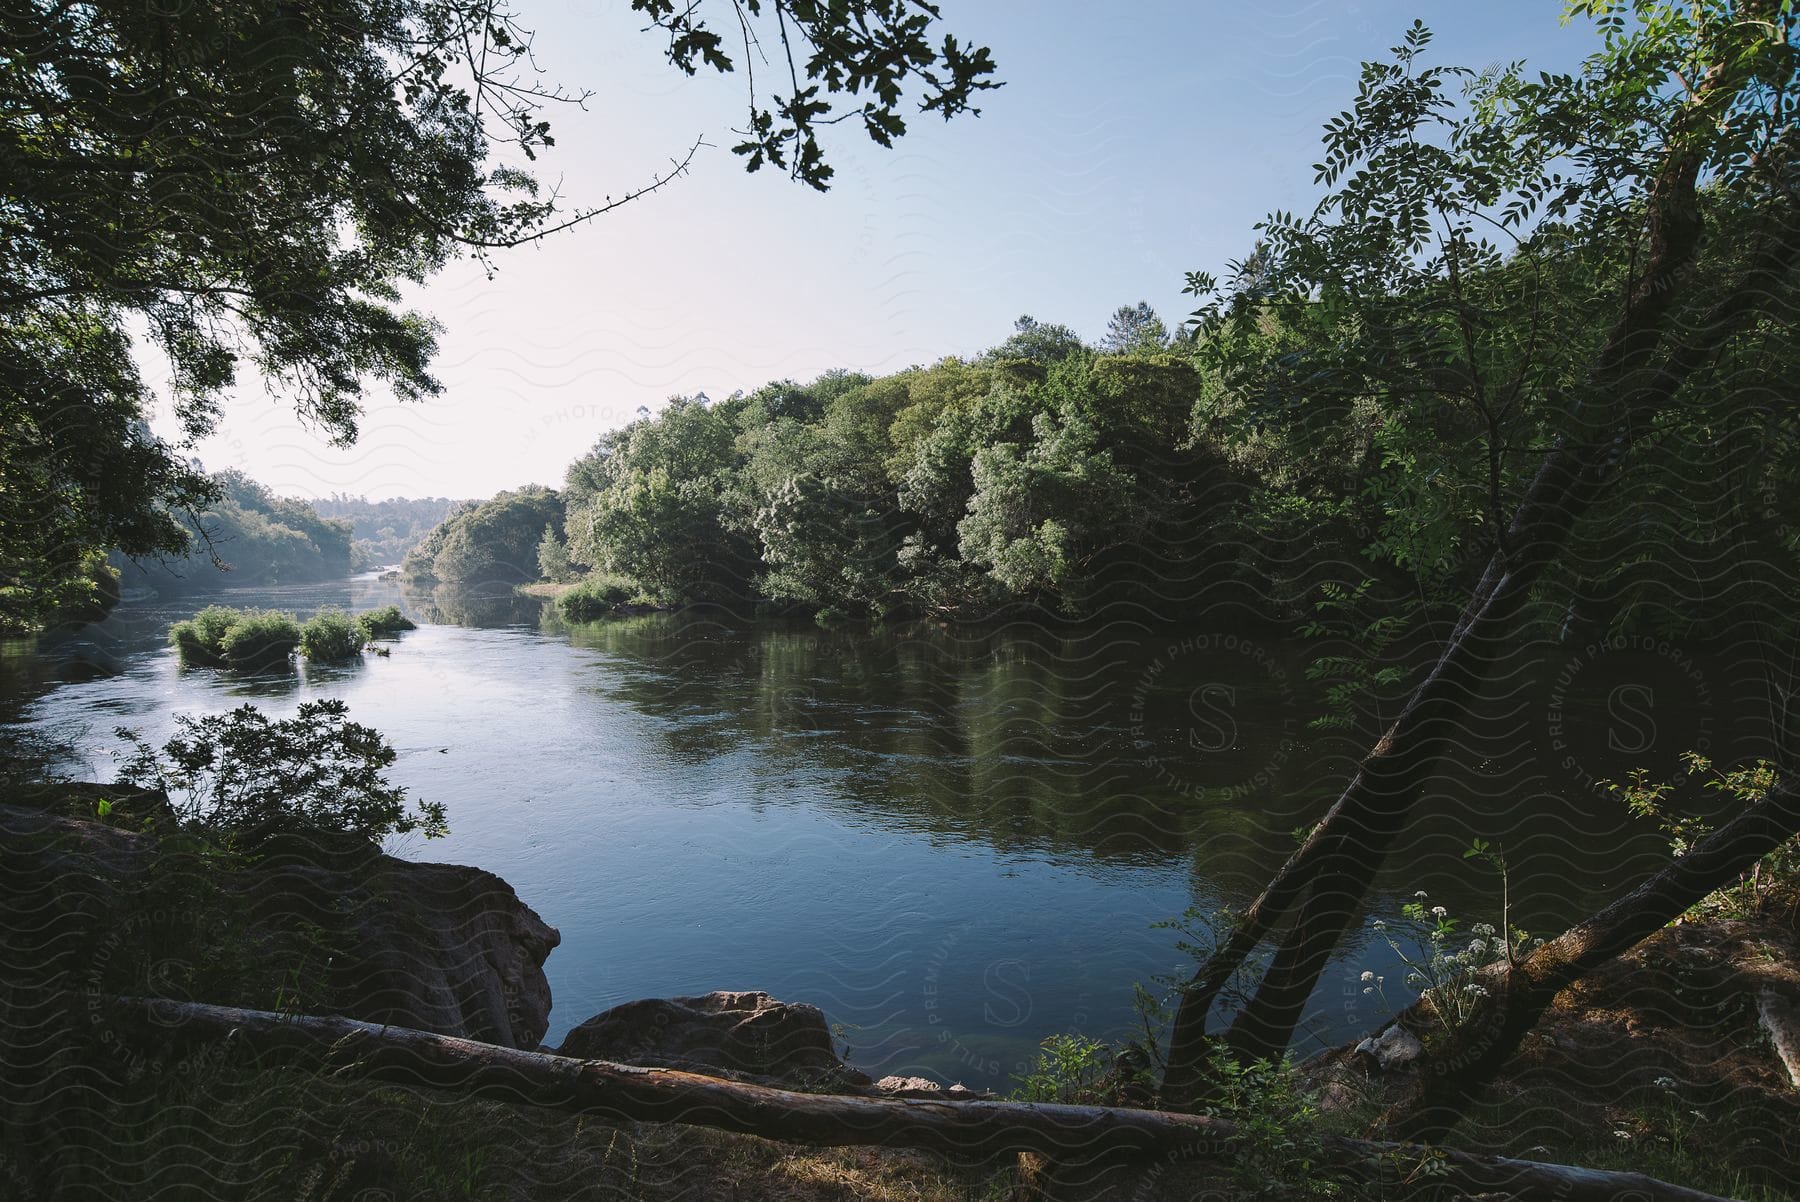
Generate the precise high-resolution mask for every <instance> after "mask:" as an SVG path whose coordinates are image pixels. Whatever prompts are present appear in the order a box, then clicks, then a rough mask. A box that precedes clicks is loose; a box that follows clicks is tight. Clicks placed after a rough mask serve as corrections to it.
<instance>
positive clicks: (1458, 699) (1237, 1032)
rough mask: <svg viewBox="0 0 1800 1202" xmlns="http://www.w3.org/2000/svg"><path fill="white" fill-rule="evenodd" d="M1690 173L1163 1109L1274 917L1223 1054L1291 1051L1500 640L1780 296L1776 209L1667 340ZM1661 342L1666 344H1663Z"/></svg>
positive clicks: (1204, 988)
mask: <svg viewBox="0 0 1800 1202" xmlns="http://www.w3.org/2000/svg"><path fill="white" fill-rule="evenodd" d="M1700 167H1701V163H1700V160H1699V158H1698V157H1697V156H1694V155H1687V154H1680V155H1678V154H1673V153H1672V154H1671V155H1670V157H1669V158H1668V159H1667V160H1666V161H1665V163H1664V166H1663V170H1662V171H1661V173H1660V174H1659V175H1658V176H1657V177H1656V179H1655V180H1654V181H1653V184H1652V187H1651V190H1650V196H1649V206H1648V207H1649V252H1648V258H1647V261H1646V265H1645V269H1644V273H1643V275H1642V276H1641V277H1640V279H1639V281H1638V284H1637V286H1636V288H1635V289H1634V290H1633V292H1632V295H1631V298H1630V300H1629V302H1628V304H1627V306H1626V310H1625V313H1624V315H1623V316H1622V317H1621V319H1620V320H1619V322H1618V323H1617V325H1616V326H1615V327H1614V329H1613V331H1612V333H1611V334H1610V335H1609V337H1608V339H1607V341H1606V343H1605V345H1604V346H1603V348H1602V350H1601V351H1600V354H1599V356H1598V358H1597V359H1596V361H1595V364H1594V367H1593V369H1592V371H1591V372H1590V374H1589V379H1588V382H1587V386H1586V388H1585V389H1584V392H1585V394H1586V395H1587V396H1589V397H1591V398H1597V399H1596V400H1595V401H1593V402H1592V403H1590V405H1589V406H1588V412H1587V415H1586V419H1585V423H1584V427H1583V429H1581V430H1579V431H1577V432H1575V433H1573V434H1572V435H1571V436H1569V437H1567V438H1565V440H1564V441H1563V443H1562V444H1561V445H1560V446H1559V447H1558V448H1557V449H1556V450H1554V451H1553V452H1552V453H1551V454H1549V455H1547V456H1546V457H1545V460H1544V462H1543V463H1542V464H1541V465H1540V467H1539V470H1538V472H1537V474H1536V476H1535V477H1534V478H1533V480H1532V482H1531V485H1530V486H1529V488H1528V489H1527V491H1526V493H1525V496H1524V498H1523V500H1522V501H1521V503H1520V504H1519V506H1518V508H1517V509H1516V510H1515V512H1514V515H1513V517H1512V520H1511V521H1510V523H1509V524H1508V526H1507V529H1506V531H1505V533H1504V534H1503V536H1502V537H1501V539H1500V541H1499V544H1498V546H1497V547H1496V550H1495V552H1494V554H1493V556H1492V558H1491V559H1490V561H1489V563H1488V565H1487V568H1486V570H1485V571H1484V572H1483V574H1482V577H1481V581H1480V583H1479V584H1478V585H1477V586H1476V588H1475V590H1474V593H1473V594H1472V596H1471V598H1470V600H1469V603H1468V604H1467V606H1465V608H1464V610H1463V613H1462V615H1461V617H1460V618H1459V619H1458V622H1457V624H1456V626H1455V628H1454V629H1453V630H1452V633H1451V635H1450V638H1449V640H1448V641H1447V643H1446V644H1445V646H1444V649H1443V651H1442V653H1441V654H1440V656H1439V659H1438V662H1437V664H1436V666H1435V667H1434V668H1433V670H1432V671H1431V673H1430V675H1429V676H1428V677H1427V678H1426V680H1425V681H1424V682H1423V683H1422V684H1421V685H1420V687H1419V688H1418V690H1417V691H1416V692H1415V693H1414V694H1413V696H1412V698H1411V699H1410V700H1409V701H1408V702H1407V704H1406V706H1405V708H1404V709H1403V710H1402V711H1401V714H1400V717H1399V718H1398V719H1397V720H1396V721H1395V722H1394V724H1393V725H1392V726H1391V727H1389V729H1388V730H1387V731H1386V733H1384V734H1383V735H1382V737H1381V739H1380V741H1379V742H1378V743H1377V744H1376V745H1375V747H1374V748H1373V749H1372V750H1371V751H1370V752H1369V754H1368V756H1367V757H1366V758H1365V759H1364V760H1363V762H1362V764H1361V765H1360V767H1359V768H1358V771H1357V773H1356V775H1355V776H1354V777H1353V778H1352V779H1351V781H1350V783H1349V785H1348V786H1346V788H1345V790H1344V792H1343V793H1342V795H1340V797H1339V798H1338V800H1337V802H1336V803H1335V804H1334V805H1333V806H1332V807H1331V809H1330V810H1329V811H1328V812H1327V813H1326V815H1325V817H1324V819H1323V820H1321V821H1320V823H1319V824H1318V825H1317V826H1316V827H1315V828H1314V829H1313V831H1312V833H1311V835H1310V836H1309V837H1308V838H1307V840H1306V841H1305V843H1304V844H1302V846H1301V847H1300V849H1299V850H1298V851H1296V852H1295V853H1294V855H1293V856H1292V857H1291V858H1290V859H1289V860H1288V862H1287V863H1286V864H1284V865H1283V866H1282V868H1281V869H1280V871H1278V872H1277V873H1276V875H1275V877H1274V878H1273V879H1272V880H1271V881H1270V883H1269V885H1268V886H1267V887H1266V888H1265V889H1264V891H1263V893H1262V895H1261V896H1259V897H1258V898H1257V899H1256V901H1255V902H1254V903H1253V904H1252V905H1251V907H1250V909H1249V910H1248V911H1247V912H1246V914H1245V915H1244V917H1243V918H1242V919H1241V920H1240V922H1239V923H1238V925H1237V927H1236V929H1235V930H1234V931H1233V932H1232V933H1231V935H1230V936H1229V937H1227V939H1226V940H1225V941H1224V942H1223V943H1221V944H1220V945H1219V947H1218V948H1217V949H1216V950H1215V951H1214V953H1213V954H1212V955H1211V956H1210V957H1209V958H1208V960H1207V961H1206V963H1205V964H1204V965H1202V967H1201V968H1200V970H1199V971H1198V972H1197V973H1196V974H1195V975H1194V977H1193V978H1192V980H1191V981H1190V982H1189V984H1188V987H1187V988H1186V989H1185V990H1184V991H1183V996H1182V1000H1181V1004H1180V1006H1179V1008H1178V1010H1177V1014H1176V1018H1175V1023H1174V1026H1173V1029H1172V1030H1171V1033H1170V1046H1169V1065H1168V1071H1167V1073H1166V1075H1165V1078H1164V1085H1163V1089H1164V1097H1165V1099H1166V1100H1168V1101H1170V1102H1172V1103H1175V1104H1184V1103H1188V1102H1191V1101H1192V1100H1193V1098H1194V1096H1195V1094H1196V1093H1197V1092H1198V1091H1199V1090H1200V1088H1201V1087H1202V1084H1203V1080H1204V1071H1203V1070H1204V1059H1205V1046H1206V1023H1207V1015H1208V1012H1209V1011H1210V1009H1211V1007H1212V1005H1213V1003H1214V1002H1215V1001H1216V1000H1217V998H1218V995H1219V993H1220V991H1221V990H1222V989H1223V988H1224V987H1225V986H1226V984H1227V983H1228V982H1229V981H1230V980H1231V978H1232V976H1233V975H1235V974H1236V973H1237V972H1238V971H1239V970H1240V969H1241V968H1242V966H1243V965H1244V962H1245V961H1246V959H1247V958H1248V956H1249V955H1250V953H1251V952H1252V951H1254V950H1255V948H1256V947H1257V946H1258V945H1259V944H1260V943H1261V942H1262V941H1263V940H1264V939H1265V938H1267V937H1268V936H1269V935H1270V934H1271V933H1272V932H1273V930H1274V929H1275V927H1276V926H1277V925H1278V924H1280V923H1281V922H1282V921H1284V920H1285V919H1287V918H1288V917H1289V916H1290V915H1292V916H1293V918H1294V921H1293V925H1292V927H1291V929H1290V931H1289V933H1288V934H1287V936H1286V938H1285V939H1284V940H1283V941H1282V943H1281V945H1280V946H1279V947H1278V948H1277V950H1276V953H1275V956H1274V958H1273V960H1272V962H1271V964H1270V966H1269V969H1268V971H1267V973H1266V974H1265V975H1264V977H1263V980H1262V983H1261V986H1260V987H1259V989H1258V990H1257V992H1256V994H1255V996H1254V997H1253V998H1252V1000H1251V1001H1250V1002H1249V1003H1248V1004H1247V1005H1246V1006H1245V1008H1244V1010H1243V1011H1242V1012H1241V1013H1240V1014H1239V1016H1238V1018H1237V1020H1236V1022H1235V1023H1234V1024H1233V1026H1232V1029H1231V1031H1230V1032H1229V1036H1228V1042H1229V1043H1230V1045H1231V1047H1232V1048H1233V1051H1234V1052H1235V1053H1236V1055H1237V1056H1238V1057H1239V1058H1240V1059H1244V1060H1253V1059H1258V1058H1263V1057H1268V1058H1275V1057H1278V1056H1279V1055H1280V1054H1281V1053H1282V1052H1283V1051H1284V1050H1285V1049H1286V1048H1287V1045H1288V1043H1289V1042H1290V1041H1291V1039H1292V1038H1293V1033H1294V1028H1295V1027H1296V1025H1297V1024H1298V1022H1299V1020H1300V1018H1301V1015H1302V1013H1303V1009H1304V1007H1305V1004H1306V1001H1307V999H1308V998H1309V997H1310V996H1311V994H1312V991H1313V989H1314V987H1315V986H1316V985H1317V983H1318V980H1319V977H1320V975H1321V974H1322V973H1323V972H1324V970H1325V967H1326V965H1327V963H1328V962H1329V960H1330V957H1331V954H1332V952H1333V950H1334V949H1335V948H1336V947H1337V945H1338V942H1339V941H1340V940H1341V939H1342V937H1343V934H1344V932H1345V930H1346V929H1347V927H1348V926H1349V924H1350V922H1351V920H1352V918H1353V916H1354V914H1355V912H1356V908H1357V906H1358V904H1359V903H1360V901H1361V899H1362V898H1363V896H1364V895H1365V894H1366V893H1367V891H1368V889H1369V887H1370V885H1371V884H1372V883H1373V881H1374V879H1375V876H1376V873H1377V872H1378V871H1379V870H1380V868H1381V866H1382V863H1383V861H1384V860H1385V859H1386V856H1387V851H1388V848H1389V847H1390V846H1391V845H1392V843H1393V841H1394V839H1395V838H1396V837H1397V835H1398V834H1399V832H1400V831H1401V830H1402V829H1403V827H1404V825H1405V823H1406V821H1407V819H1408V817H1409V816H1410V814H1411V812H1412V809H1413V807H1414V805H1415V804H1416V802H1417V800H1418V798H1419V795H1420V793H1421V792H1422V791H1423V788H1424V785H1425V783H1426V781H1427V780H1428V779H1429V778H1430V775H1431V773H1432V770H1433V769H1434V768H1435V767H1436V765H1437V763H1438V760H1439V759H1440V757H1441V756H1442V755H1443V753H1444V751H1445V749H1446V747H1447V745H1448V740H1449V738H1450V737H1451V736H1452V735H1453V734H1454V733H1455V732H1456V730H1457V729H1458V727H1459V725H1460V723H1462V722H1463V721H1464V720H1466V718H1467V716H1468V714H1469V712H1470V702H1471V701H1472V699H1473V697H1474V694H1475V692H1476V690H1477V689H1478V688H1479V687H1480V685H1481V683H1482V681H1483V680H1484V678H1485V677H1486V675H1487V673H1488V671H1489V669H1490V668H1491V666H1492V665H1493V663H1494V662H1495V660H1496V657H1497V655H1498V654H1499V653H1500V652H1501V651H1502V650H1503V649H1504V648H1505V647H1506V646H1507V644H1508V642H1509V641H1510V640H1511V639H1512V638H1513V636H1514V635H1515V634H1516V632H1517V629H1518V626H1519V618H1520V615H1521V614H1522V613H1523V612H1524V609H1525V603H1526V601H1527V599H1528V597H1529V594H1530V590H1531V588H1532V587H1533V585H1534V584H1535V583H1536V582H1537V580H1538V578H1539V577H1540V576H1541V575H1542V573H1543V570H1544V568H1545V567H1546V566H1548V564H1549V563H1550V562H1551V561H1552V559H1553V558H1554V557H1555V555H1556V554H1557V553H1558V552H1559V551H1560V549H1561V547H1562V546H1563V544H1564V543H1565V541H1566V540H1567V537H1568V534H1569V531H1570V529H1571V528H1572V527H1573V525H1574V524H1575V522H1576V521H1577V520H1578V519H1579V518H1580V517H1581V516H1583V515H1584V514H1585V513H1586V512H1588V511H1589V510H1590V509H1591V508H1592V507H1593V505H1594V504H1595V502H1596V501H1597V500H1598V499H1599V497H1600V496H1601V494H1602V492H1603V491H1604V488H1605V486H1606V484H1607V483H1608V482H1609V481H1610V480H1612V479H1613V478H1614V477H1615V476H1616V474H1617V471H1618V469H1619V466H1620V464H1621V462H1622V460H1623V459H1624V457H1625V454H1626V452H1627V451H1628V450H1629V449H1630V447H1631V445H1632V443H1633V441H1634V439H1635V438H1636V437H1637V436H1638V434H1639V433H1640V432H1642V431H1644V430H1646V429H1648V427H1649V425H1650V419H1651V418H1652V417H1653V415H1654V414H1655V413H1656V412H1657V411H1658V410H1660V409H1661V408H1663V407H1664V406H1666V405H1667V404H1669V403H1670V402H1671V401H1672V400H1673V398H1674V397H1675V395H1676V393H1677V392H1678V390H1679V389H1680V388H1681V386H1682V384H1683V383H1684V382H1685V381H1686V380H1687V378H1688V377H1689V376H1690V375H1692V374H1693V372H1694V371H1695V370H1697V369H1698V368H1699V367H1700V366H1701V365H1702V364H1704V363H1705V362H1706V361H1707V360H1708V359H1709V358H1710V357H1711V356H1712V355H1713V354H1714V353H1715V352H1716V351H1717V350H1718V349H1719V347H1720V346H1722V345H1723V344H1724V342H1725V341H1726V339H1727V338H1728V337H1729V336H1730V335H1732V334H1733V333H1735V332H1737V331H1738V330H1739V329H1741V328H1742V327H1743V325H1744V324H1745V323H1746V321H1748V320H1750V319H1753V318H1755V317H1757V316H1760V315H1761V314H1763V313H1764V312H1765V311H1766V309H1767V308H1768V307H1769V305H1770V303H1771V301H1772V300H1773V298H1775V297H1776V296H1778V295H1779V294H1780V293H1781V292H1782V291H1784V285H1785V282H1786V276H1787V274H1788V273H1789V272H1791V271H1792V269H1793V267H1794V265H1795V263H1796V261H1797V260H1800V253H1797V251H1800V237H1797V236H1796V230H1795V226H1794V221H1795V218H1794V214H1793V213H1792V212H1784V213H1783V214H1782V216H1781V218H1780V219H1779V220H1778V221H1776V222H1774V223H1773V228H1772V229H1771V230H1770V236H1769V238H1768V240H1767V241H1766V243H1765V244H1764V246H1763V248H1762V250H1761V251H1760V252H1759V253H1758V255H1757V256H1756V258H1755V260H1754V262H1753V264H1752V265H1751V266H1750V267H1749V269H1748V270H1746V272H1745V273H1744V276H1743V278H1742V279H1740V280H1739V281H1738V283H1737V286H1736V287H1734V288H1733V289H1731V290H1730V291H1729V292H1728V293H1727V295H1726V296H1725V298H1724V299H1723V300H1722V301H1720V302H1719V303H1718V304H1716V305H1715V306H1714V307H1713V309H1712V310H1711V311H1709V312H1706V313H1703V314H1698V315H1695V316H1694V319H1693V321H1692V323H1691V326H1690V328H1689V329H1687V330H1686V331H1684V333H1685V335H1686V336H1685V337H1683V338H1681V339H1679V340H1677V339H1675V338H1673V337H1672V336H1671V334H1672V330H1673V328H1674V327H1675V325H1676V324H1677V314H1676V312H1675V301H1676V299H1677V298H1678V297H1679V296H1680V295H1681V293H1682V289H1683V285H1684V281H1685V279H1686V277H1687V276H1688V274H1689V273H1690V271H1691V269H1692V267H1693V264H1694V262H1695V259H1696V257H1697V255H1698V248H1699V243H1700V236H1701V232H1702V221H1701V218H1700V213H1699V207H1698V202H1697V198H1696V190H1695V189H1696V180H1697V178H1698V175H1699V171H1700ZM1671 344H1672V345H1671Z"/></svg>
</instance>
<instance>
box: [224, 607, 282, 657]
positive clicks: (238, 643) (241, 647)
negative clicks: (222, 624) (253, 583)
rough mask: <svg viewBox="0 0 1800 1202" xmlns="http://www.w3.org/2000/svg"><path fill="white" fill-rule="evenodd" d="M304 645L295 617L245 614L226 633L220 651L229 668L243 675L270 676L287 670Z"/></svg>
mask: <svg viewBox="0 0 1800 1202" xmlns="http://www.w3.org/2000/svg"><path fill="white" fill-rule="evenodd" d="M299 645H300V623H298V622H296V621H295V620H294V615H292V614H284V613H276V612H273V611H260V612H259V611H251V612H246V613H244V614H242V615H241V616H240V617H239V618H238V620H237V621H236V622H235V623H233V624H232V627H231V629H230V630H228V631H226V633H225V638H224V641H223V642H222V643H221V644H220V649H221V650H222V651H223V652H224V653H225V663H226V665H227V666H228V667H231V668H235V669H237V670H238V671H240V672H266V671H268V670H269V669H271V668H277V667H282V666H285V665H286V664H287V662H288V659H289V657H290V656H292V655H293V654H294V648H296V647H298V646H299Z"/></svg>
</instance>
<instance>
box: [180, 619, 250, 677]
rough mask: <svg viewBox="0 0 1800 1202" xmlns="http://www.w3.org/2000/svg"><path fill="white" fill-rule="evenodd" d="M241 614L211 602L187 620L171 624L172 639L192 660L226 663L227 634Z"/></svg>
mask: <svg viewBox="0 0 1800 1202" xmlns="http://www.w3.org/2000/svg"><path fill="white" fill-rule="evenodd" d="M239 616H240V614H239V611H238V610H235V609H228V608H226V607H225V606H223V605H209V606H207V607H206V608H205V609H203V610H201V611H200V612H199V613H197V614H195V615H194V616H193V617H191V618H189V619H188V620H187V621H185V622H177V623H175V625H173V626H171V627H169V642H170V644H171V645H172V646H173V647H174V648H175V649H176V650H177V651H179V652H180V653H181V658H182V659H183V660H185V661H186V662H188V663H190V664H211V665H214V666H218V667H223V666H224V663H225V649H224V648H225V636H226V635H227V634H229V633H230V632H231V628H232V626H233V625H235V624H236V623H237V620H238V618H239Z"/></svg>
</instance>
